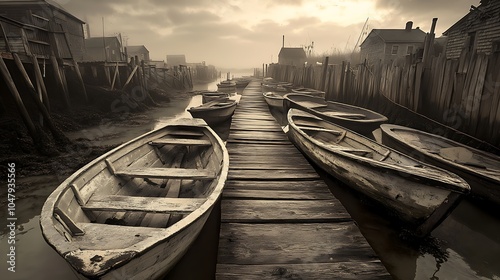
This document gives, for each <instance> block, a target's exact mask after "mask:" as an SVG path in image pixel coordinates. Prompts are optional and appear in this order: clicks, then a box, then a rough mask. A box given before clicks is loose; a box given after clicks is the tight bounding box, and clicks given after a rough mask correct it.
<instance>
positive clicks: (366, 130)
mask: <svg viewBox="0 0 500 280" xmlns="http://www.w3.org/2000/svg"><path fill="white" fill-rule="evenodd" d="M284 98H285V99H284V100H283V108H284V110H285V112H286V111H288V109H290V108H297V109H300V110H302V111H305V112H308V113H311V114H313V115H316V116H318V117H320V118H322V119H325V120H327V121H330V122H333V123H336V124H339V125H341V126H343V127H345V128H347V129H350V130H353V131H355V132H358V133H361V134H363V135H370V134H371V133H372V131H374V130H375V129H377V128H379V126H380V125H381V124H382V123H384V122H386V121H387V118H386V117H385V116H384V115H381V114H379V113H377V112H374V111H371V110H368V109H365V108H361V107H357V106H353V105H349V104H344V103H339V102H332V101H325V100H324V99H322V98H320V97H314V96H309V95H306V94H300V93H289V94H287V95H285V96H284Z"/></svg>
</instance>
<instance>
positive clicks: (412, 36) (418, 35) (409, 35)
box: [360, 28, 426, 46]
mask: <svg viewBox="0 0 500 280" xmlns="http://www.w3.org/2000/svg"><path fill="white" fill-rule="evenodd" d="M425 35H426V34H425V32H424V31H422V30H420V29H419V28H416V29H410V30H406V29H372V31H370V33H369V34H368V36H366V39H365V40H364V41H363V43H361V45H360V46H362V45H363V44H364V43H365V42H366V40H367V39H368V38H370V37H373V36H377V37H379V38H380V39H382V41H384V42H385V43H423V42H424V40H425Z"/></svg>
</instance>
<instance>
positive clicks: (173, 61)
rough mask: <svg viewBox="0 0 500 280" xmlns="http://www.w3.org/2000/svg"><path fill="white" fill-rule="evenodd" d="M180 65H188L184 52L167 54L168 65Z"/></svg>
mask: <svg viewBox="0 0 500 280" xmlns="http://www.w3.org/2000/svg"><path fill="white" fill-rule="evenodd" d="M179 65H186V56H185V55H183V54H170V55H167V66H168V67H174V66H179Z"/></svg>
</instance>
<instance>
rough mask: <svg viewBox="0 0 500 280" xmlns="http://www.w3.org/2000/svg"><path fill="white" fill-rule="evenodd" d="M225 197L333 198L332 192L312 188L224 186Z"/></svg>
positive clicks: (275, 198)
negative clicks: (270, 188) (280, 188)
mask: <svg viewBox="0 0 500 280" xmlns="http://www.w3.org/2000/svg"><path fill="white" fill-rule="evenodd" d="M223 197H224V198H244V199H249V198H250V199H274V200H278V199H281V200H292V199H296V200H318V199H330V200H331V199H332V194H331V193H330V192H312V191H311V190H265V189H262V190H249V189H235V188H227V187H226V188H224V193H223Z"/></svg>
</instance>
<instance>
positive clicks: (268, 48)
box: [54, 0, 479, 68]
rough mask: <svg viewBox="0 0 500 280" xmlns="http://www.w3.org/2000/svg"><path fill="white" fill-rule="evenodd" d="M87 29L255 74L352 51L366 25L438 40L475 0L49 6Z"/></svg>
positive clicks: (173, 0)
mask: <svg viewBox="0 0 500 280" xmlns="http://www.w3.org/2000/svg"><path fill="white" fill-rule="evenodd" d="M54 1H55V2H58V3H59V4H60V5H61V6H63V7H64V8H65V9H66V10H67V11H68V12H70V13H72V14H74V15H76V16H77V17H79V18H80V19H82V20H84V21H86V22H87V23H88V24H89V25H90V35H91V36H102V34H103V24H102V22H103V18H104V34H105V35H106V36H110V35H113V34H118V33H121V35H122V37H124V42H125V43H126V44H128V45H145V46H146V47H147V48H148V49H149V51H150V56H151V58H152V59H155V60H165V56H166V55H167V54H185V55H186V59H187V62H201V61H205V62H206V63H207V64H212V65H215V66H217V67H228V68H229V67H234V68H244V67H247V68H253V67H261V66H262V64H263V63H271V62H277V57H278V53H279V50H280V48H281V45H282V36H283V35H285V46H287V47H300V46H307V45H311V44H312V42H314V49H313V51H314V54H318V55H320V54H324V53H332V52H335V53H337V52H352V50H353V49H354V46H355V44H356V42H357V41H358V38H359V36H360V34H361V31H362V28H363V25H364V23H365V21H366V19H367V18H369V19H368V23H367V25H368V31H369V30H371V29H372V28H404V26H405V23H406V22H407V21H413V27H414V28H415V27H417V26H418V27H420V28H421V29H422V30H423V31H424V32H428V31H429V29H430V25H431V22H432V18H434V17H437V18H438V22H437V27H436V37H439V36H440V35H441V33H442V32H443V31H445V30H446V29H447V28H449V27H450V26H451V25H452V24H454V23H455V22H456V21H457V20H459V19H460V18H462V17H463V16H464V15H465V14H467V13H468V11H469V9H470V6H471V5H474V6H478V5H479V0H349V1H347V0H281V1H278V0H85V1H82V0H54Z"/></svg>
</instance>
